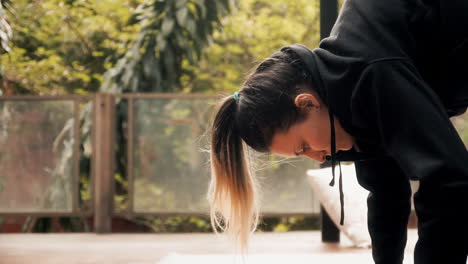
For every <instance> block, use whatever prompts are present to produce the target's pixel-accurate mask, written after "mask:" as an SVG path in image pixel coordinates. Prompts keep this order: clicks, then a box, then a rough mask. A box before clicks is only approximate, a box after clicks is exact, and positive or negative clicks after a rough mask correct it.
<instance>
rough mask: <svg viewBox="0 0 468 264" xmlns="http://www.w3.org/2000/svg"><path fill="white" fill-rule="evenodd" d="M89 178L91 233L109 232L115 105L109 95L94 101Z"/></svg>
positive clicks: (97, 97) (111, 203) (101, 95)
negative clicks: (91, 163)
mask: <svg viewBox="0 0 468 264" xmlns="http://www.w3.org/2000/svg"><path fill="white" fill-rule="evenodd" d="M95 104H96V105H95V110H96V111H95V113H94V114H95V116H94V121H95V123H94V138H93V139H94V141H93V159H92V160H93V176H94V231H95V232H96V233H110V232H111V231H112V230H111V218H112V206H113V188H112V184H113V180H112V178H113V174H114V164H113V161H114V134H115V126H114V125H115V122H114V120H115V105H114V97H113V96H112V95H111V94H104V93H99V94H96V98H95Z"/></svg>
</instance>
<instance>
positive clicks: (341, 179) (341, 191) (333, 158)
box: [328, 104, 344, 225]
mask: <svg viewBox="0 0 468 264" xmlns="http://www.w3.org/2000/svg"><path fill="white" fill-rule="evenodd" d="M328 105H329V111H328V113H329V115H330V131H331V142H330V146H331V163H332V175H333V178H332V180H331V182H330V186H332V187H333V186H335V163H336V160H335V151H336V145H335V122H334V118H333V111H332V110H331V106H330V104H328ZM338 166H339V167H340V182H339V189H340V209H341V217H340V225H343V224H344V193H343V175H342V171H341V162H340V161H339V160H338Z"/></svg>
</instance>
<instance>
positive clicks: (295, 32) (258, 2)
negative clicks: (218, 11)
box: [183, 0, 320, 92]
mask: <svg viewBox="0 0 468 264" xmlns="http://www.w3.org/2000/svg"><path fill="white" fill-rule="evenodd" d="M319 18H320V17H319V1H318V0H316V1H308V0H296V1H284V0H242V1H240V8H239V10H238V11H237V12H235V13H234V14H232V15H230V16H229V17H226V18H225V19H224V20H223V30H222V31H216V32H215V33H214V34H213V42H214V43H213V45H211V46H210V47H209V48H208V49H207V51H206V56H205V57H204V59H203V60H202V61H200V63H199V64H198V65H197V66H196V67H193V68H192V69H193V71H194V72H195V75H194V77H193V78H192V79H190V78H185V79H184V80H183V81H184V84H185V85H184V86H186V89H187V90H189V91H191V92H209V91H211V92H212V91H216V92H220V91H227V92H233V91H236V90H238V89H239V87H240V85H241V83H242V82H243V80H244V79H245V77H246V75H247V74H248V73H249V71H250V69H252V68H253V67H254V66H255V65H256V64H257V63H258V62H260V61H262V60H264V59H265V58H266V57H268V56H270V55H271V54H272V53H273V52H274V51H276V50H279V49H280V48H281V47H282V46H285V45H289V44H292V43H303V44H304V45H306V46H308V47H310V48H314V47H316V46H317V45H318V42H319V38H320V32H319V27H318V25H319Z"/></svg>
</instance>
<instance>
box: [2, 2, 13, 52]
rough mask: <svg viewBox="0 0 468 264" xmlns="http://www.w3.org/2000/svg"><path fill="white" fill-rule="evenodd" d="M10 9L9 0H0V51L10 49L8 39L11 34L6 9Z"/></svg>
mask: <svg viewBox="0 0 468 264" xmlns="http://www.w3.org/2000/svg"><path fill="white" fill-rule="evenodd" d="M8 10H10V11H11V10H12V9H11V6H10V0H1V1H0V53H3V52H9V51H10V49H11V48H10V45H9V42H10V39H11V38H12V36H13V33H12V30H11V26H10V23H9V22H8V15H7V11H8Z"/></svg>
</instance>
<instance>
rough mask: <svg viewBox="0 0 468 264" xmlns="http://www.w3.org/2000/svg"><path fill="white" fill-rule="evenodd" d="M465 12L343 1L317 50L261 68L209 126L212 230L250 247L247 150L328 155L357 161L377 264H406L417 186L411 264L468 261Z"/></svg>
mask: <svg viewBox="0 0 468 264" xmlns="http://www.w3.org/2000/svg"><path fill="white" fill-rule="evenodd" d="M467 14H468V1H466V0H451V1H440V0H437V1H436V0H433V1H422V0H389V1H372V0H347V1H345V3H344V5H343V7H342V9H341V12H340V15H339V17H338V19H337V22H336V23H335V25H334V27H333V30H332V32H331V35H330V37H329V38H326V39H324V40H323V41H322V42H321V43H320V46H319V47H318V48H316V49H314V50H309V49H308V48H307V47H305V46H303V45H300V44H294V45H290V46H286V47H283V48H282V49H281V50H280V51H277V52H275V53H273V54H272V55H271V56H270V57H269V58H267V59H266V60H264V61H263V62H261V63H260V64H259V65H258V66H257V67H256V68H255V69H254V70H253V72H252V73H251V74H250V75H249V76H248V78H247V79H246V81H245V83H244V84H243V86H242V88H241V90H240V91H239V92H237V93H235V94H234V95H233V96H228V97H226V98H224V99H223V101H222V102H220V106H219V108H218V110H217V113H216V117H215V120H214V123H213V127H212V144H211V147H212V148H211V151H212V152H211V165H212V175H213V176H212V181H211V184H210V189H209V200H210V202H211V206H212V207H211V220H212V224H213V227H214V228H215V227H222V228H223V229H224V230H225V231H226V232H227V233H228V234H229V235H230V236H231V237H232V238H235V239H239V240H240V244H241V246H242V248H243V249H245V248H246V247H247V242H248V237H249V234H250V233H251V232H253V231H255V228H256V225H257V223H258V208H259V202H258V199H257V197H258V194H257V192H258V191H259V186H258V184H257V182H256V180H255V177H254V176H253V174H252V173H251V171H250V169H249V164H248V159H247V155H246V150H247V148H246V145H248V146H249V147H251V148H253V149H255V150H257V151H261V152H272V153H276V154H280V155H287V156H294V155H304V156H307V157H309V158H312V159H314V160H317V161H319V162H323V161H324V160H325V158H326V156H331V157H329V158H330V159H331V160H332V164H333V168H334V163H335V160H337V161H338V162H339V161H340V160H341V161H343V160H353V161H355V166H356V172H357V177H358V181H359V183H360V184H361V185H362V186H363V187H364V188H366V189H367V190H369V191H370V195H369V197H368V228H369V232H370V235H371V238H372V244H373V247H372V253H373V258H374V261H375V263H378V264H381V263H402V261H403V253H404V248H405V245H406V236H407V231H406V227H407V222H408V217H409V214H410V210H411V206H410V205H411V203H410V197H411V189H410V184H409V180H410V179H412V180H419V182H420V187H419V191H418V192H417V193H416V194H415V209H416V213H417V216H418V233H419V239H418V242H417V244H416V248H415V253H414V259H415V263H416V264H422V263H425V264H426V263H457V264H458V263H459V264H462V263H463V264H465V263H466V259H467V253H468V242H467V240H468V231H467V230H468V229H467V224H468V152H467V150H466V147H465V146H464V144H463V142H462V141H461V139H460V137H459V135H458V134H457V132H456V130H455V128H454V127H453V125H452V124H451V122H450V119H449V117H451V116H455V115H459V114H462V113H463V112H465V111H466V108H467V106H468V77H467V76H468V19H467V18H466V16H467ZM338 164H339V163H338ZM334 178H335V177H334V170H333V180H332V183H331V184H333V182H334ZM340 183H341V181H340ZM340 189H341V188H340ZM342 212H343V211H342ZM219 220H222V221H223V222H224V225H222V224H221V223H220V221H219ZM342 221H343V215H342ZM215 230H216V229H215Z"/></svg>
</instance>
